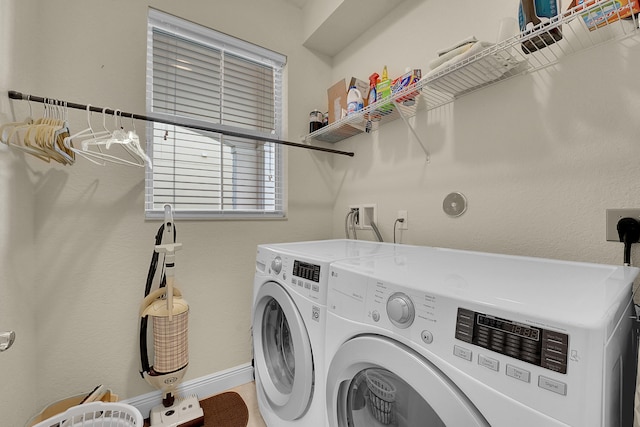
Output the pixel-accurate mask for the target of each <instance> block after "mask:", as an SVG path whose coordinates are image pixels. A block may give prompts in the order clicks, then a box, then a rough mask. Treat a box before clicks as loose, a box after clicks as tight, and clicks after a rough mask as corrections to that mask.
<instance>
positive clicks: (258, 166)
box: [145, 9, 286, 218]
mask: <svg viewBox="0 0 640 427" xmlns="http://www.w3.org/2000/svg"><path fill="white" fill-rule="evenodd" d="M147 47H148V48H147V114H148V115H149V116H151V117H155V118H161V119H164V120H165V121H170V122H172V123H179V124H180V125H182V126H180V125H173V124H171V125H169V124H163V123H159V122H151V124H150V125H149V129H148V131H147V135H148V136H147V151H148V152H149V155H150V157H151V159H152V164H153V167H152V168H150V169H149V170H148V171H147V174H146V180H145V181H146V203H145V212H146V216H147V217H148V218H162V217H163V215H164V208H163V207H164V205H165V204H166V203H170V204H171V205H173V209H174V216H175V217H182V218H243V217H245V218H247V217H248V218H255V217H283V216H284V182H283V175H284V174H283V169H282V168H283V165H282V162H283V153H282V147H281V146H279V145H278V144H274V143H271V142H265V141H262V140H260V139H258V138H259V137H266V138H280V137H281V135H282V114H283V111H282V110H283V108H282V104H283V101H282V91H283V89H282V72H283V67H284V65H285V61H286V58H285V57H284V56H282V55H280V54H277V53H275V52H272V51H269V50H267V49H264V48H261V47H258V46H255V45H253V44H250V43H247V42H244V41H242V40H238V39H235V38H232V37H230V36H228V35H225V34H222V33H219V32H216V31H214V30H211V29H208V28H205V27H202V26H199V25H196V24H194V23H191V22H188V21H184V20H181V19H179V18H176V17H174V16H171V15H167V14H164V13H162V12H159V11H157V10H154V9H150V12H149V25H148V39H147ZM203 128H204V129H207V130H202V129H203ZM239 135H241V136H239Z"/></svg>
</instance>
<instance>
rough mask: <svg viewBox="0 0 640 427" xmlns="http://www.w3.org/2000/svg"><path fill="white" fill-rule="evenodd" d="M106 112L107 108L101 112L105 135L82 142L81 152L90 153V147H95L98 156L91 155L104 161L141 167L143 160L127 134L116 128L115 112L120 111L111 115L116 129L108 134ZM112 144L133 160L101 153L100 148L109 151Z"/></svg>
mask: <svg viewBox="0 0 640 427" xmlns="http://www.w3.org/2000/svg"><path fill="white" fill-rule="evenodd" d="M106 110H107V108H105V109H103V110H102V127H103V128H104V131H105V132H106V133H102V134H101V136H94V137H92V138H88V139H85V140H83V141H82V143H81V146H82V151H84V152H91V151H90V147H92V146H95V147H96V148H97V149H98V152H99V153H100V154H98V153H97V152H95V151H93V152H92V155H95V156H98V157H100V158H103V159H104V160H105V161H108V162H112V163H117V164H122V165H129V166H138V167H143V166H144V165H145V158H144V157H142V156H140V154H139V153H138V151H137V149H135V148H133V147H132V146H131V145H130V144H131V140H130V139H129V138H128V136H127V132H125V131H124V129H123V128H122V127H120V128H118V127H117V126H118V115H117V112H118V111H120V110H115V111H114V114H113V116H114V122H115V127H116V130H114V131H113V132H110V131H109V130H108V129H107V125H106ZM113 144H117V145H118V146H121V147H122V148H123V149H124V151H125V152H126V153H127V154H128V155H129V157H131V159H133V160H128V159H124V158H122V157H118V156H115V155H113V154H107V153H105V152H103V151H102V148H101V147H105V148H106V149H107V150H109V149H110V148H112V145H113Z"/></svg>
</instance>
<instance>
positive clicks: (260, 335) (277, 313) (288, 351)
mask: <svg viewBox="0 0 640 427" xmlns="http://www.w3.org/2000/svg"><path fill="white" fill-rule="evenodd" d="M253 348H254V360H255V369H256V378H257V379H258V381H257V382H256V385H257V386H258V387H262V390H263V392H264V395H265V396H266V397H267V400H268V403H269V406H270V407H271V409H272V410H273V411H274V412H275V413H276V415H277V416H278V417H279V418H280V419H282V420H287V421H291V420H295V419H297V418H300V417H301V416H302V415H304V414H305V412H306V411H307V409H308V407H309V404H310V403H311V399H312V397H313V387H314V366H313V356H312V353H311V343H310V341H309V335H308V333H307V330H306V327H305V325H304V321H303V319H302V316H301V315H300V312H299V311H298V309H297V307H296V306H295V303H294V302H293V300H292V299H291V297H290V296H289V294H288V293H287V292H286V291H285V290H284V289H283V288H282V287H281V286H280V285H279V284H278V283H276V282H267V283H265V284H263V285H262V286H261V287H260V289H259V291H258V295H257V297H256V302H255V304H254V308H253Z"/></svg>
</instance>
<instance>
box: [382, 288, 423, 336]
mask: <svg viewBox="0 0 640 427" xmlns="http://www.w3.org/2000/svg"><path fill="white" fill-rule="evenodd" d="M387 315H389V319H391V323H393V324H394V325H396V326H397V327H398V328H401V329H404V328H408V327H409V326H411V324H412V323H413V319H414V318H415V315H416V310H415V308H414V307H413V302H412V301H411V298H409V295H407V294H404V293H402V292H396V293H395V294H393V295H391V296H390V297H389V299H388V300H387Z"/></svg>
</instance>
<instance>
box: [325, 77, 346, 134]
mask: <svg viewBox="0 0 640 427" xmlns="http://www.w3.org/2000/svg"><path fill="white" fill-rule="evenodd" d="M327 94H328V95H329V124H331V123H335V122H337V121H338V120H340V119H341V118H342V111H345V113H346V111H347V89H346V85H345V82H344V79H342V80H340V81H339V82H337V83H335V84H334V85H333V86H331V87H330V88H329V89H328V90H327Z"/></svg>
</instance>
